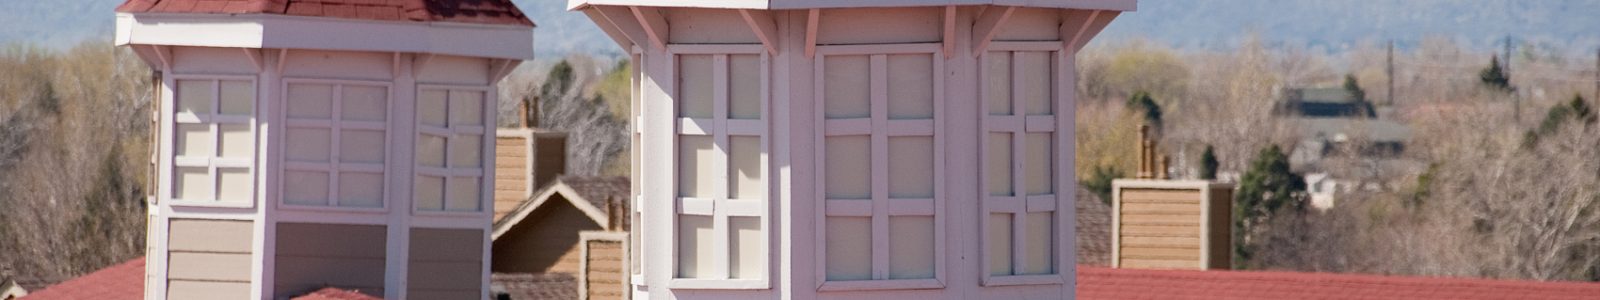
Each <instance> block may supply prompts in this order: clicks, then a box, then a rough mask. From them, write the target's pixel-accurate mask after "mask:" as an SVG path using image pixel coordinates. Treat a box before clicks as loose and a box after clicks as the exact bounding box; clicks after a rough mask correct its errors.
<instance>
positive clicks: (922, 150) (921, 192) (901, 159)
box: [889, 136, 934, 198]
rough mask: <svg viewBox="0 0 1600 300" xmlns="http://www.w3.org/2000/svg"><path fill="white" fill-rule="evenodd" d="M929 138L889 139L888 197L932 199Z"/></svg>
mask: <svg viewBox="0 0 1600 300" xmlns="http://www.w3.org/2000/svg"><path fill="white" fill-rule="evenodd" d="M933 164H934V161H933V137H931V136H904V137H891V138H889V198H933V171H934V165H933Z"/></svg>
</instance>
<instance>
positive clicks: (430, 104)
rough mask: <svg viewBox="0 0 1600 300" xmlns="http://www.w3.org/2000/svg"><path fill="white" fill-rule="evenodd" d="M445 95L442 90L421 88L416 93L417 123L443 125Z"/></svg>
mask: <svg viewBox="0 0 1600 300" xmlns="http://www.w3.org/2000/svg"><path fill="white" fill-rule="evenodd" d="M447 95H448V92H445V91H444V90H423V91H422V92H421V93H419V94H417V123H418V124H422V125H429V126H435V127H444V124H445V123H444V122H445V97H446V96H447Z"/></svg>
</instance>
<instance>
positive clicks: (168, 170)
mask: <svg viewBox="0 0 1600 300" xmlns="http://www.w3.org/2000/svg"><path fill="white" fill-rule="evenodd" d="M164 80H165V81H166V82H165V84H166V85H167V86H168V88H169V89H170V90H169V92H168V93H166V95H165V97H163V99H162V101H163V102H165V103H163V104H165V105H162V106H161V114H162V115H163V116H165V117H166V119H164V120H162V121H161V123H160V124H162V125H163V126H162V129H161V130H162V133H163V134H164V136H165V138H164V139H162V140H161V141H160V143H161V145H162V146H161V147H162V149H164V150H163V151H162V153H161V154H162V155H161V159H163V160H164V162H163V163H162V164H161V165H160V167H161V172H162V173H163V174H164V176H162V177H164V179H166V180H162V182H161V187H162V188H163V190H164V191H165V192H162V193H159V194H160V195H158V196H157V197H158V198H157V199H163V200H165V201H164V202H165V203H167V205H168V206H185V207H217V208H254V207H256V202H257V201H259V200H260V195H259V193H260V191H261V182H260V174H259V170H260V169H261V163H260V160H259V156H260V155H261V128H260V122H259V120H260V118H261V107H262V105H261V102H262V101H261V86H260V78H258V76H256V75H223V74H171V75H169V76H166V78H165V79H164ZM188 80H206V81H210V82H211V96H212V97H211V109H212V110H211V111H210V112H208V113H206V114H205V115H204V116H200V115H180V113H179V112H178V103H180V102H181V101H182V99H179V98H178V97H180V96H181V95H180V93H179V91H181V89H180V88H179V87H178V82H180V81H188ZM223 81H246V82H249V84H250V115H249V116H247V117H243V118H240V117H237V116H221V115H220V113H219V112H218V111H220V110H221V109H222V106H221V104H222V82H223ZM219 119H221V120H219ZM222 120H227V121H222ZM179 124H204V125H207V126H208V128H209V133H210V135H211V146H210V147H211V150H212V151H211V152H212V153H211V154H212V156H209V157H196V158H180V157H179V156H178V152H177V147H178V145H177V141H178V137H177V134H178V132H177V128H178V125H179ZM224 124H227V125H248V126H249V127H250V148H251V153H250V156H249V157H246V158H231V159H230V158H222V157H220V156H217V155H218V154H220V153H217V152H218V150H219V149H218V148H220V147H218V146H217V145H218V144H219V143H220V142H221V141H220V140H221V130H220V129H218V128H217V127H218V126H219V125H224ZM218 167H223V168H241V167H242V168H245V169H246V173H248V174H249V175H250V199H249V200H247V201H243V202H225V201H221V199H216V196H217V188H216V185H217V180H219V179H218V178H217V174H218V173H217V169H218ZM178 168H206V169H207V171H206V172H207V173H206V174H207V177H208V178H210V179H211V180H210V182H211V185H212V187H211V196H212V198H211V199H207V200H192V199H179V198H177V197H176V195H175V193H177V186H178V180H179V178H178Z"/></svg>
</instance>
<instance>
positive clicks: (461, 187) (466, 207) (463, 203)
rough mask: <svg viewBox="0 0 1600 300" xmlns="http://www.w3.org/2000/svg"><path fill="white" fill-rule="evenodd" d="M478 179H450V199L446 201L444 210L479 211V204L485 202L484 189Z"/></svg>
mask: <svg viewBox="0 0 1600 300" xmlns="http://www.w3.org/2000/svg"><path fill="white" fill-rule="evenodd" d="M478 182H479V180H478V178H476V177H452V178H450V198H449V199H445V203H444V206H445V207H444V209H445V210H448V211H478V203H481V202H483V201H482V199H481V198H482V197H479V195H480V194H482V188H481V186H480V185H479V183H478Z"/></svg>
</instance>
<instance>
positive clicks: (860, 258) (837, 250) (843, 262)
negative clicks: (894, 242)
mask: <svg viewBox="0 0 1600 300" xmlns="http://www.w3.org/2000/svg"><path fill="white" fill-rule="evenodd" d="M826 223H827V225H828V232H827V233H825V234H826V235H827V240H826V241H824V242H825V243H827V245H825V246H826V248H827V251H828V252H827V261H828V267H827V268H828V275H827V276H828V280H830V281H835V280H871V279H872V218H864V217H828V218H827V221H826Z"/></svg>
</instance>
